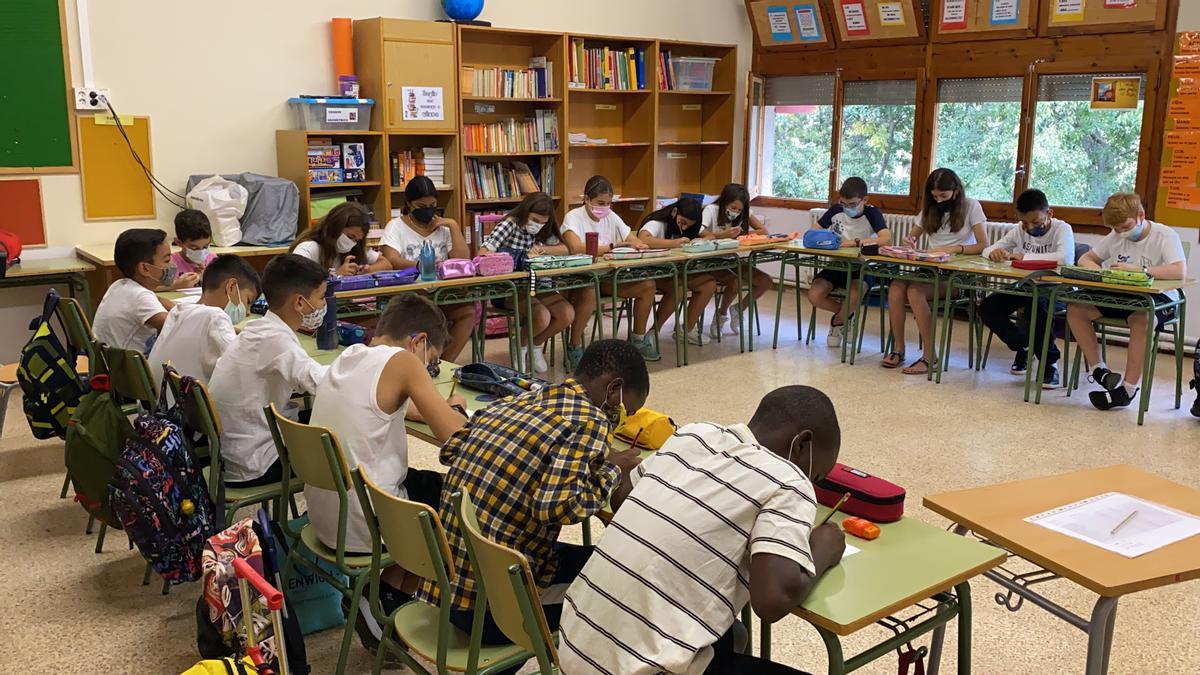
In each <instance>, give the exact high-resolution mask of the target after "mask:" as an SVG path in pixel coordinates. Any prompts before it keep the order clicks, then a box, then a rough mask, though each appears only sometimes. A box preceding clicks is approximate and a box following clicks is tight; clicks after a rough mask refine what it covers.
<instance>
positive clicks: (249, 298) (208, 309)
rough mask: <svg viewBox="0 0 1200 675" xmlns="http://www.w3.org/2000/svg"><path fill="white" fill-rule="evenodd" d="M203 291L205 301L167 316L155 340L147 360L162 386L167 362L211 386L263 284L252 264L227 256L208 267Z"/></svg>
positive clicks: (181, 305)
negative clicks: (215, 369) (221, 361)
mask: <svg viewBox="0 0 1200 675" xmlns="http://www.w3.org/2000/svg"><path fill="white" fill-rule="evenodd" d="M202 288H203V292H202V293H201V294H200V300H199V301H197V302H190V303H182V304H179V305H177V306H176V307H175V309H174V310H173V311H171V312H170V313H169V314H167V320H166V322H165V323H164V324H163V327H162V331H160V332H159V335H158V339H157V340H155V341H154V347H153V348H152V349H151V350H150V355H149V357H148V359H147V360H148V361H149V363H150V373H151V374H152V375H153V376H154V382H155V384H156V385H161V384H162V378H163V369H162V367H163V364H164V363H169V364H171V366H172V367H174V368H175V370H177V371H179V373H180V374H181V375H188V376H191V377H194V378H196V379H197V380H200V381H201V382H203V383H205V384H208V381H209V380H210V379H211V378H212V374H213V369H214V368H216V367H217V360H218V359H220V358H221V355H222V354H224V353H225V350H226V349H228V348H229V345H231V344H233V341H234V340H235V339H236V338H237V333H236V332H234V326H235V325H237V324H239V323H241V322H242V321H243V320H245V318H246V310H247V308H248V307H249V306H250V304H251V303H253V302H254V300H255V298H257V297H258V296H259V294H260V293H261V292H262V283H261V281H260V279H259V276H258V272H255V271H254V268H253V267H251V266H250V263H248V262H246V261H245V260H244V259H242V258H241V257H239V256H236V255H233V254H230V253H226V254H223V255H219V256H217V257H216V258H214V259H213V261H212V263H210V264H209V265H208V267H207V268H205V270H204V281H203V286H202Z"/></svg>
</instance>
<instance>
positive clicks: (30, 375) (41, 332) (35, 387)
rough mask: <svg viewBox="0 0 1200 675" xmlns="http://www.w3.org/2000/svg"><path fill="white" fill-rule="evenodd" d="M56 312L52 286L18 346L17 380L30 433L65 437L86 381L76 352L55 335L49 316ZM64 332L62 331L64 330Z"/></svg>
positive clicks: (39, 436)
mask: <svg viewBox="0 0 1200 675" xmlns="http://www.w3.org/2000/svg"><path fill="white" fill-rule="evenodd" d="M55 317H58V323H59V326H62V316H61V315H59V314H58V293H57V292H55V291H54V289H51V290H50V292H49V293H47V294H46V300H45V302H44V303H43V304H42V313H41V314H39V315H37V316H36V317H34V319H33V321H32V322H31V323H30V325H29V329H30V330H32V331H33V337H31V338H30V339H29V342H27V343H25V346H24V347H23V348H21V361H20V364H19V365H18V367H17V382H18V383H20V385H21V393H22V395H23V397H24V402H23V404H22V405H23V407H24V410H25V419H27V420H28V421H29V430H30V431H32V432H33V437H34V438H37V439H40V440H45V439H47V438H64V439H65V438H66V437H67V425H68V423H69V422H70V420H71V416H72V415H74V414H75V408H76V407H78V406H79V399H81V398H83V395H84V394H86V393H87V381H86V379H85V378H83V377H80V376H79V373H77V372H76V371H75V359H76V357H77V356H78V354H77V353H76V352H75V349H74V348H72V347H70V346H64V342H63V341H62V340H60V339H59V338H58V335H57V334H56V333H55V332H54V328H53V327H52V326H51V325H50V320H51V319H53V318H55ZM64 332H65V331H64Z"/></svg>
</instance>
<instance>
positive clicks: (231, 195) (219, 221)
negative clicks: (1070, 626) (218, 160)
mask: <svg viewBox="0 0 1200 675" xmlns="http://www.w3.org/2000/svg"><path fill="white" fill-rule="evenodd" d="M249 197H250V193H249V192H247V191H246V188H244V187H242V186H241V185H238V184H237V183H235V182H233V181H231V180H226V179H225V178H222V177H220V176H209V177H208V178H205V179H204V180H202V181H200V182H199V183H196V187H194V188H192V191H191V192H189V193H187V203H188V206H189V207H190V208H193V209H197V210H199V211H202V212H204V215H206V216H208V222H209V224H211V225H212V233H213V236H212V243H213V244H214V245H216V246H233V245H234V244H236V243H238V242H239V241H241V240H242V225H241V223H240V222H239V220H238V219H239V218H241V217H242V214H244V213H245V212H246V200H247V199H249Z"/></svg>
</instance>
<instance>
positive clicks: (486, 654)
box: [395, 600, 533, 672]
mask: <svg viewBox="0 0 1200 675" xmlns="http://www.w3.org/2000/svg"><path fill="white" fill-rule="evenodd" d="M438 612H439V610H438V608H437V607H434V606H433V605H427V604H425V603H424V602H421V601H420V600H415V601H413V602H410V603H408V604H407V605H404V606H403V607H401V608H400V609H398V610H396V615H395V621H396V638H397V639H398V640H399V641H400V642H402V643H403V644H405V645H406V646H407V647H408V649H409V651H411V652H414V653H416V654H417V655H418V656H420V657H421V658H423V659H425V660H426V661H432V662H433V663H437V647H438V620H439V616H438ZM470 652H471V636H469V635H467V634H466V633H464V632H462V631H460V630H458V629H456V628H451V632H450V636H449V649H448V650H447V652H446V667H447V668H449V669H450V670H454V671H458V672H462V671H465V670H466V669H467V659H468V656H469V654H470ZM532 657H533V654H532V653H531V652H528V651H526V650H525V649H523V648H521V647H518V646H517V645H514V644H509V645H499V646H489V645H483V646H481V647H480V649H479V667H480V669H484V668H490V667H492V666H497V665H502V664H508V663H509V662H512V663H519V662H523V661H525V660H528V659H530V658H532Z"/></svg>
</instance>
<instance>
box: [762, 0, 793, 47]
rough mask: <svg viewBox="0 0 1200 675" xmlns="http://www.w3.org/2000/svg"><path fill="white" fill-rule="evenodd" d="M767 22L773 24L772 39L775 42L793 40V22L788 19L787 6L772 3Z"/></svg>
mask: <svg viewBox="0 0 1200 675" xmlns="http://www.w3.org/2000/svg"><path fill="white" fill-rule="evenodd" d="M767 24H768V25H770V26H771V40H773V41H775V42H791V41H792V23H791V21H789V20H788V10H787V7H786V6H781V5H771V6H770V7H768V8H767Z"/></svg>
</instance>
